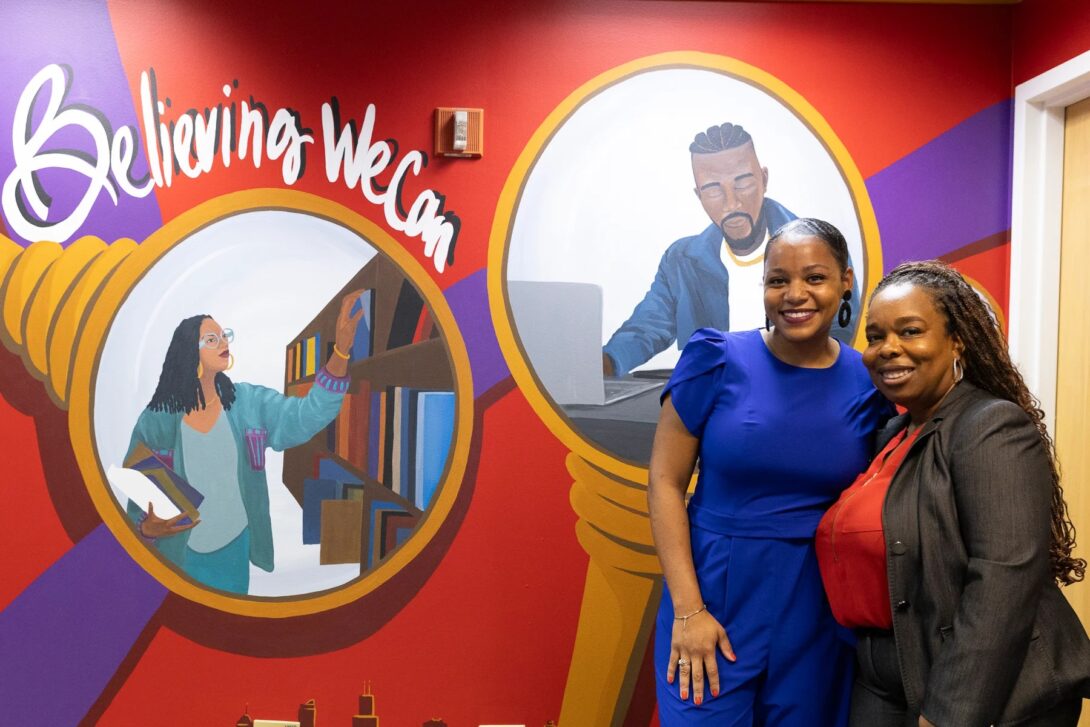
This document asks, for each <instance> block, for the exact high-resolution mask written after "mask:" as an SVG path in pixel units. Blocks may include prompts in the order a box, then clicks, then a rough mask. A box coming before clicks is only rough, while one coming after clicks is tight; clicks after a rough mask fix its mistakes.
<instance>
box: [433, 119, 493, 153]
mask: <svg viewBox="0 0 1090 727" xmlns="http://www.w3.org/2000/svg"><path fill="white" fill-rule="evenodd" d="M482 154H484V109H459V108H438V109H436V110H435V155H436V156H445V157H479V156H481V155H482Z"/></svg>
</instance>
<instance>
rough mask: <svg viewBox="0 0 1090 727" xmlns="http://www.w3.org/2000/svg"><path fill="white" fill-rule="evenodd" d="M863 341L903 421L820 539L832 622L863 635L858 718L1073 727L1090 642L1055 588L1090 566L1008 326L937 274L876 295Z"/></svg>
mask: <svg viewBox="0 0 1090 727" xmlns="http://www.w3.org/2000/svg"><path fill="white" fill-rule="evenodd" d="M866 336H867V349H866V351H865V352H864V354H863V361H864V363H865V364H866V366H867V368H868V369H869V371H870V373H871V377H872V379H873V380H874V382H875V385H876V386H877V387H878V388H879V390H881V392H882V393H883V394H885V395H886V397H888V398H889V399H890V400H891V401H893V402H895V403H896V404H898V405H900V406H902V407H904V408H905V409H906V410H907V411H906V413H905V414H903V415H901V416H899V417H896V418H895V419H893V420H891V422H890V423H889V424H888V425H887V427H886V428H885V429H884V430H883V431H882V432H881V434H880V435H879V441H878V443H877V446H878V450H879V451H880V452H881V454H880V456H879V457H878V458H877V459H876V460H875V463H874V464H873V465H872V466H871V469H870V470H868V472H867V473H865V474H864V475H863V476H861V478H860V480H859V481H857V482H856V484H854V485H853V486H852V487H851V488H849V489H848V490H847V491H845V493H844V495H843V496H842V497H841V499H840V501H838V503H837V504H836V505H835V506H834V507H833V509H832V510H830V511H829V513H828V514H827V515H826V518H825V520H823V523H822V528H820V529H819V531H818V555H819V559H820V562H821V566H822V575H823V577H824V578H825V583H826V587H827V589H828V591H829V596H830V603H831V605H832V607H833V612H834V615H836V616H837V618H838V620H840V621H841V623H844V624H845V625H848V626H852V627H854V628H855V629H856V632H857V634H858V635H859V645H858V667H859V669H858V674H857V680H856V685H855V690H854V692H853V697H852V702H853V703H852V724H853V725H858V726H859V727H884V726H885V725H889V726H890V727H893V726H896V727H909V726H915V725H920V726H921V727H923V726H926V725H938V726H939V727H962V726H964V727H980V726H984V725H1023V726H1028V725H1034V726H1037V725H1041V726H1044V725H1049V726H1056V727H1061V726H1064V725H1071V726H1074V725H1075V724H1076V723H1077V722H1078V719H1079V713H1080V710H1081V707H1082V699H1083V698H1084V697H1090V641H1088V639H1087V636H1086V632H1085V630H1084V629H1083V627H1082V625H1081V624H1080V622H1079V619H1078V616H1077V615H1076V614H1075V612H1074V611H1073V610H1072V608H1071V606H1070V605H1069V604H1068V602H1067V600H1066V599H1065V598H1064V596H1063V594H1062V593H1061V592H1060V589H1059V587H1058V586H1059V585H1068V584H1071V583H1073V582H1076V581H1079V580H1081V579H1082V578H1083V575H1084V571H1085V568H1086V562H1085V561H1084V560H1082V559H1079V558H1075V557H1074V556H1073V555H1072V551H1073V549H1074V546H1075V531H1074V527H1073V526H1072V524H1071V522H1070V520H1069V518H1068V514H1067V506H1066V504H1065V503H1064V499H1063V491H1062V489H1061V487H1060V482H1059V475H1058V471H1057V467H1056V462H1055V457H1054V454H1053V447H1052V440H1051V438H1050V437H1049V434H1048V432H1047V430H1046V429H1045V425H1044V422H1043V414H1042V412H1041V410H1040V408H1039V407H1038V404H1037V402H1036V400H1035V399H1034V398H1033V396H1032V395H1031V394H1030V393H1029V391H1028V389H1027V388H1026V385H1025V382H1024V381H1023V380H1022V377H1021V375H1020V374H1019V373H1018V371H1017V369H1016V368H1015V367H1014V365H1013V364H1012V363H1011V360H1010V357H1009V355H1008V352H1007V345H1006V342H1005V339H1004V338H1003V335H1002V332H1001V331H1000V330H999V328H998V327H997V325H996V323H995V321H994V319H993V318H992V317H991V315H990V314H989V312H988V310H987V308H986V307H985V306H984V304H983V303H982V301H981V299H980V297H979V296H978V295H977V294H976V292H975V291H974V290H973V289H972V288H971V287H970V286H969V285H968V284H967V283H966V282H965V280H964V279H963V278H962V277H961V275H960V274H958V273H957V272H956V271H954V270H952V269H950V268H948V267H946V266H945V265H943V264H941V263H935V262H925V263H906V264H903V265H900V266H898V267H897V268H896V269H894V270H893V271H892V272H891V273H890V274H889V275H887V276H886V277H885V278H884V279H883V280H882V281H881V282H880V283H879V284H878V287H877V289H876V290H875V292H874V295H873V296H872V298H871V305H870V311H869V312H868V315H867V322H866ZM868 488H871V489H868ZM883 488H886V489H885V491H884V492H883ZM868 504H869V505H870V506H869V507H868Z"/></svg>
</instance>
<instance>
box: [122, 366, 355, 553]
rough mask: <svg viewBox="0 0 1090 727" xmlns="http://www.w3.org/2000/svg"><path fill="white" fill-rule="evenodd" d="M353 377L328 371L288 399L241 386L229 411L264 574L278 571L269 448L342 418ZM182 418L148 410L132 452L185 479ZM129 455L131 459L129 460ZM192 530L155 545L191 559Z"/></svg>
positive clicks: (138, 512) (135, 514)
mask: <svg viewBox="0 0 1090 727" xmlns="http://www.w3.org/2000/svg"><path fill="white" fill-rule="evenodd" d="M348 382H349V380H348V379H347V378H337V377H334V376H332V375H330V374H329V373H328V372H327V371H326V370H325V369H324V368H323V369H322V370H321V371H319V372H318V375H317V376H316V377H315V382H314V386H312V387H311V388H310V391H309V392H307V395H306V396H302V397H298V396H284V395H283V394H281V393H280V392H278V391H275V390H274V389H270V388H268V387H265V386H258V385H255V384H247V383H236V384H235V401H234V403H233V404H231V408H230V409H229V410H228V411H227V412H226V414H227V421H228V422H229V423H230V425H231V433H232V435H233V437H234V440H235V446H236V447H237V449H238V454H239V456H238V482H239V488H240V489H241V491H242V503H243V506H244V507H245V508H246V517H247V519H248V521H249V528H250V562H252V563H253V564H254V565H256V566H257V567H258V568H261V569H262V570H266V571H271V570H272V569H273V562H274V558H273V538H272V521H271V519H270V517H269V485H268V481H267V480H266V478H265V449H266V448H267V447H272V448H273V449H275V450H277V451H283V450H285V449H288V448H289V447H296V446H298V445H300V444H303V443H304V442H307V441H308V440H310V439H311V438H312V437H313V436H314V435H316V434H318V432H320V431H322V429H324V428H325V427H326V426H328V425H329V423H330V422H331V421H333V419H334V418H335V417H336V416H337V412H339V411H340V408H341V402H342V401H343V400H344V395H345V393H346V392H347V391H348ZM181 427H182V414H181V413H173V414H172V413H168V412H161V411H151V410H150V409H145V410H144V411H143V412H142V413H141V414H140V418H139V419H138V420H137V422H136V427H135V429H133V433H132V439H131V440H130V441H129V452H128V453H129V454H131V453H132V451H133V449H134V448H135V447H136V445H137V444H138V443H140V442H144V443H145V444H146V445H147V446H148V447H150V448H151V449H152V450H154V451H155V452H156V453H157V454H159V455H160V456H161V457H162V458H163V459H164V460H165V461H166V463H167V464H168V465H170V466H171V467H172V468H173V469H174V470H175V471H176V472H177V473H178V474H179V475H181V476H182V477H185V456H184V453H183V452H182V434H181ZM127 456H128V455H126V458H127ZM127 509H128V513H129V516H130V517H131V518H133V520H134V521H137V520H139V518H140V517H141V516H142V513H143V510H142V509H141V508H139V507H137V505H136V504H135V503H132V502H130V503H128V508H127ZM188 542H189V531H185V532H182V533H178V534H177V535H172V536H169V537H165V538H159V539H158V540H156V541H155V546H156V547H158V548H159V551H160V552H161V553H162V554H163V555H164V556H165V557H166V558H167V559H169V560H170V561H171V562H173V563H176V564H178V565H181V564H182V562H183V561H184V559H185V550H186V545H187V544H188Z"/></svg>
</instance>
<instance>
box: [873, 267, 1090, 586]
mask: <svg viewBox="0 0 1090 727" xmlns="http://www.w3.org/2000/svg"><path fill="white" fill-rule="evenodd" d="M897 283H909V284H912V285H917V286H919V287H921V288H923V289H924V290H925V291H927V293H928V295H930V296H931V300H932V302H934V304H935V307H936V308H938V310H939V311H940V312H941V313H942V314H943V315H944V316H945V317H946V328H947V331H948V332H949V333H950V334H951V335H953V336H957V337H958V338H959V339H960V340H961V342H962V343H964V344H965V351H964V352H963V353H962V359H963V361H964V371H965V378H966V379H968V380H969V381H970V382H971V383H973V384H974V385H976V386H978V387H980V388H981V389H984V390H985V391H987V392H988V393H990V394H992V395H993V396H996V397H999V398H1000V399H1006V400H1007V401H1010V402H1013V403H1015V404H1017V405H1018V406H1020V407H1022V409H1023V410H1024V411H1025V412H1026V414H1028V415H1029V418H1030V419H1031V420H1032V421H1033V423H1034V425H1035V426H1036V427H1037V433H1038V434H1039V435H1040V437H1041V443H1042V444H1043V445H1044V447H1045V450H1046V452H1047V453H1048V463H1049V468H1050V470H1051V476H1052V543H1051V544H1050V546H1049V559H1050V560H1051V563H1052V577H1053V578H1055V579H1056V582H1057V583H1059V584H1061V585H1065V586H1066V585H1070V584H1072V583H1075V582H1078V581H1081V580H1082V579H1083V577H1084V576H1085V574H1086V561H1085V560H1083V559H1082V558H1075V557H1073V556H1072V555H1071V553H1072V551H1073V550H1074V548H1075V526H1074V524H1072V522H1071V518H1070V516H1069V515H1068V512H1067V503H1066V502H1064V496H1063V488H1062V487H1061V486H1060V473H1059V468H1058V467H1057V466H1056V449H1055V447H1054V446H1053V443H1052V437H1051V436H1049V433H1048V430H1047V429H1046V428H1045V422H1044V412H1043V411H1041V403H1040V402H1039V401H1038V400H1037V398H1036V397H1034V396H1033V394H1031V393H1030V391H1029V389H1028V388H1027V387H1026V382H1025V381H1024V380H1023V379H1022V374H1020V373H1019V372H1018V369H1017V368H1016V367H1015V365H1014V363H1013V362H1012V361H1011V358H1010V353H1009V352H1008V350H1007V341H1006V339H1005V338H1004V337H1003V333H1002V331H1000V330H999V326H998V325H997V324H996V322H995V319H994V318H992V316H991V315H990V313H989V311H988V309H987V308H986V307H985V305H984V303H983V301H982V300H981V299H980V296H979V295H977V293H976V291H974V290H973V289H972V287H971V286H970V285H969V284H968V283H967V282H965V278H963V277H962V276H961V273H959V272H957V271H956V270H954V269H952V268H950V267H948V266H946V265H944V264H943V263H941V262H938V261H934V260H931V261H927V262H911V263H902V264H901V265H898V266H897V267H896V268H894V269H893V270H892V271H891V272H890V273H889V275H887V276H886V277H885V278H883V279H882V281H881V282H880V283H879V284H878V287H877V288H875V291H874V293H875V294H877V293H878V291H880V290H882V289H883V288H885V287H887V286H890V285H894V284H897Z"/></svg>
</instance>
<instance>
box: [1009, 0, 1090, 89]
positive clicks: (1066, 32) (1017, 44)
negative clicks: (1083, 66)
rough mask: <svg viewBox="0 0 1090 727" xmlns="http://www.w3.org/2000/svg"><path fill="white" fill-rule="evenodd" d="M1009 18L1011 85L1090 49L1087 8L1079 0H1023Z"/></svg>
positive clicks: (1089, 16)
mask: <svg viewBox="0 0 1090 727" xmlns="http://www.w3.org/2000/svg"><path fill="white" fill-rule="evenodd" d="M1013 10H1014V14H1013V18H1012V26H1011V27H1012V29H1013V51H1014V52H1013V56H1012V74H1011V75H1012V78H1013V81H1014V85H1016V86H1017V85H1018V84H1019V83H1022V82H1023V81H1028V80H1029V79H1031V78H1033V77H1034V76H1036V75H1039V74H1041V73H1044V72H1045V71H1047V70H1048V69H1050V68H1053V67H1055V66H1058V65H1059V64H1061V63H1063V62H1064V61H1066V60H1069V59H1071V58H1074V57H1075V56H1077V55H1079V54H1081V53H1085V52H1086V51H1087V50H1090V7H1087V5H1086V3H1082V2H1079V1H1078V0H1025V2H1022V3H1020V4H1018V5H1016V6H1014V9H1013Z"/></svg>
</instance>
